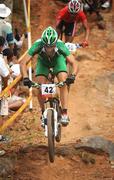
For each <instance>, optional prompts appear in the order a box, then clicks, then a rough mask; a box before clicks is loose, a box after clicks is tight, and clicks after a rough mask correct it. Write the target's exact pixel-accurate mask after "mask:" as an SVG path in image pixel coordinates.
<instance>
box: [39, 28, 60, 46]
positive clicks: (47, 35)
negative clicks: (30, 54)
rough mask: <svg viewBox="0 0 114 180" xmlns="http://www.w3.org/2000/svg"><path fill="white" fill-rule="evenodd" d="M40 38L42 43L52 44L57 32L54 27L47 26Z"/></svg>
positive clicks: (54, 41) (55, 39) (56, 37)
mask: <svg viewBox="0 0 114 180" xmlns="http://www.w3.org/2000/svg"><path fill="white" fill-rule="evenodd" d="M41 39H42V41H43V43H44V44H46V45H47V46H53V45H54V44H55V43H56V42H57V39H58V34H57V32H56V31H55V29H53V28H52V27H51V26H49V27H48V28H46V29H45V30H44V32H43V33H42V37H41Z"/></svg>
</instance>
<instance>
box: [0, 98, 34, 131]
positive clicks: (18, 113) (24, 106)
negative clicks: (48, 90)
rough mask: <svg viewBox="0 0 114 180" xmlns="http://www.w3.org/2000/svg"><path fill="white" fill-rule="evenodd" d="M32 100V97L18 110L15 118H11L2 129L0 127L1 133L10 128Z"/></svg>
mask: <svg viewBox="0 0 114 180" xmlns="http://www.w3.org/2000/svg"><path fill="white" fill-rule="evenodd" d="M31 99H32V97H31V96H29V97H28V99H27V100H26V102H25V103H24V104H23V105H22V106H21V107H20V108H19V109H18V111H16V113H15V114H13V116H12V117H11V118H9V119H8V120H7V121H6V122H5V123H4V124H3V125H2V126H1V127H0V133H1V132H3V131H4V130H5V129H6V128H8V127H9V126H10V125H11V124H12V123H13V122H14V120H15V119H16V118H17V116H18V115H20V113H22V111H23V110H24V109H25V108H26V107H27V105H28V104H29V103H30V100H31Z"/></svg>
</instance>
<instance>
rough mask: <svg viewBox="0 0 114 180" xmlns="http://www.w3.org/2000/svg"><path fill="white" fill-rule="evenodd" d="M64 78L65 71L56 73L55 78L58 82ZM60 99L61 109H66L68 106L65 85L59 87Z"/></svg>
mask: <svg viewBox="0 0 114 180" xmlns="http://www.w3.org/2000/svg"><path fill="white" fill-rule="evenodd" d="M66 78H67V73H66V72H61V73H59V74H58V75H57V79H58V81H59V82H62V81H65V80H66ZM60 100H61V106H62V109H67V108H68V90H67V86H66V85H65V86H63V87H62V88H60Z"/></svg>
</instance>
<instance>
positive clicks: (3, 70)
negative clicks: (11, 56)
mask: <svg viewBox="0 0 114 180" xmlns="http://www.w3.org/2000/svg"><path fill="white" fill-rule="evenodd" d="M4 43H5V39H4V37H2V36H0V92H1V91H2V80H3V85H4V86H3V88H6V87H7V83H8V77H9V70H8V66H7V64H6V63H5V61H4V58H3V54H2V50H3V47H4Z"/></svg>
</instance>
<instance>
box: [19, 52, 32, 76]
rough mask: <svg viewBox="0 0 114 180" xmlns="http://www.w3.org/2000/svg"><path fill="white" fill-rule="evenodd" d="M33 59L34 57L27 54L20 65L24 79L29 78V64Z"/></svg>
mask: <svg viewBox="0 0 114 180" xmlns="http://www.w3.org/2000/svg"><path fill="white" fill-rule="evenodd" d="M31 59H32V56H30V55H29V54H26V55H25V56H24V58H23V59H22V61H21V63H20V67H21V73H22V76H23V78H25V77H28V74H27V64H28V63H29V62H30V60H31Z"/></svg>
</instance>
